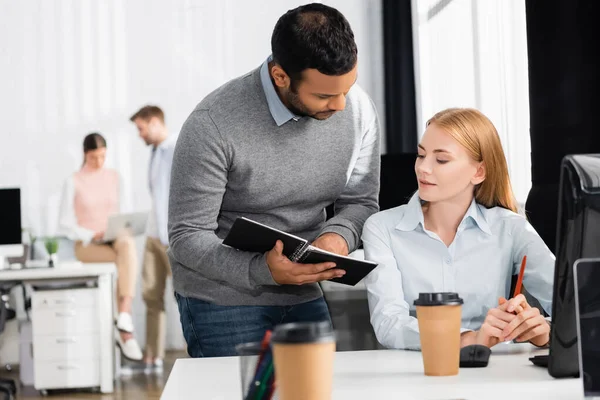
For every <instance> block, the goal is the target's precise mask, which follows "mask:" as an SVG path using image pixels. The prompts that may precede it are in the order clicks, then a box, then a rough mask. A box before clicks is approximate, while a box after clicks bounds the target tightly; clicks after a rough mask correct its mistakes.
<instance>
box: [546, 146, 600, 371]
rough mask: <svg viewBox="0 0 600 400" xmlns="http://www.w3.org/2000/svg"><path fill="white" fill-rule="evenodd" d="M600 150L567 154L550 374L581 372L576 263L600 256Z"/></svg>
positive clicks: (562, 175)
mask: <svg viewBox="0 0 600 400" xmlns="http://www.w3.org/2000/svg"><path fill="white" fill-rule="evenodd" d="M599 239H600V154H581V155H569V156H566V157H565V158H564V159H563V161H562V165H561V172H560V187H559V200H558V221H557V231H556V265H555V269H554V291H553V295H552V330H551V336H550V354H549V358H548V372H549V373H550V375H551V376H553V377H556V378H559V377H576V376H579V361H578V354H577V348H578V344H577V324H576V309H575V285H574V274H573V265H574V264H575V261H576V260H578V259H580V258H595V257H600V245H599V244H600V243H599Z"/></svg>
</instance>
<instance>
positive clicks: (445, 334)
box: [415, 293, 462, 376]
mask: <svg viewBox="0 0 600 400" xmlns="http://www.w3.org/2000/svg"><path fill="white" fill-rule="evenodd" d="M415 305H416V306H417V307H416V308H417V321H418V323H419V336H420V339H421V353H422V356H423V367H424V369H425V375H430V376H449V375H457V374H458V369H459V364H460V323H461V309H462V307H461V305H462V299H461V298H459V297H458V295H457V294H456V293H420V294H419V299H418V300H415Z"/></svg>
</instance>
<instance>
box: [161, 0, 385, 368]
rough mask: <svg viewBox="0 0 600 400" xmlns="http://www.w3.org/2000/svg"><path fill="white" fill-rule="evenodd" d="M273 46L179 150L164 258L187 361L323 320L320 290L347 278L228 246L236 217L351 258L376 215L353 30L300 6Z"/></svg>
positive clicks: (373, 153)
mask: <svg viewBox="0 0 600 400" xmlns="http://www.w3.org/2000/svg"><path fill="white" fill-rule="evenodd" d="M271 49H272V56H271V57H269V58H268V59H267V60H266V61H265V62H264V63H263V64H262V65H261V66H260V67H259V68H257V69H255V70H253V71H251V72H250V73H248V74H246V75H244V76H242V77H240V78H237V79H234V80H232V81H230V82H228V83H226V84H225V85H223V86H221V87H220V88H218V89H217V90H215V91H214V92H213V93H211V94H209V95H208V96H207V97H206V98H205V99H204V100H203V101H202V102H201V103H200V104H199V105H198V106H197V107H196V108H195V109H194V111H193V112H192V114H191V115H190V116H189V118H188V119H187V121H186V122H185V124H184V126H183V128H182V131H181V134H180V139H179V141H178V143H177V146H176V148H175V156H174V159H173V170H172V181H171V193H170V204H169V238H170V247H169V258H170V260H171V265H172V267H173V283H174V287H175V292H176V298H177V302H178V305H179V311H180V315H181V324H182V327H183V332H184V336H185V339H186V341H187V344H188V353H189V354H190V356H192V357H212V356H229V355H234V354H235V346H236V345H237V344H239V343H243V342H253V341H260V340H261V339H262V337H263V335H264V332H265V331H266V330H267V329H273V327H274V326H275V325H277V324H281V323H286V322H300V321H323V320H325V321H331V320H330V316H329V310H328V309H327V305H326V303H325V301H324V299H323V293H322V292H321V289H320V288H319V285H318V284H316V282H319V281H322V280H326V279H330V278H334V277H340V276H342V275H343V274H344V271H343V270H340V269H335V268H332V267H334V264H332V263H322V264H297V263H293V262H291V261H290V260H289V259H288V258H287V257H285V256H283V255H282V249H283V245H282V244H281V242H278V243H277V244H276V245H275V247H274V248H273V249H272V250H271V251H269V252H267V253H266V254H259V253H251V252H244V251H237V250H235V249H232V248H228V247H226V246H223V245H222V244H221V242H222V239H223V238H224V237H225V236H226V235H227V233H228V232H229V229H230V228H231V225H232V224H233V222H234V221H235V219H236V218H237V217H241V216H245V217H249V218H251V219H253V220H256V221H258V222H261V223H264V224H267V225H270V226H273V227H275V228H277V229H280V230H283V231H286V232H289V233H292V234H295V235H297V236H300V237H303V238H305V239H308V240H310V241H314V242H313V245H314V246H317V247H320V248H322V249H325V250H329V251H332V252H335V253H338V254H343V255H347V254H348V252H350V251H353V250H354V249H356V248H357V247H358V245H359V238H360V235H361V231H362V227H363V224H364V222H365V220H366V219H367V218H368V217H369V216H370V215H371V214H373V213H375V212H376V211H377V210H378V206H377V195H378V192H379V136H380V133H379V124H378V120H377V115H376V112H375V108H374V106H373V103H372V101H371V100H370V99H369V97H368V96H367V94H366V93H365V92H364V91H363V90H362V89H361V88H360V87H358V86H357V85H355V82H356V77H357V49H356V43H355V41H354V34H353V33H352V29H351V28H350V25H349V24H348V21H347V20H346V19H345V18H344V16H343V15H342V14H341V13H340V12H339V11H337V10H336V9H334V8H331V7H328V6H325V5H322V4H309V5H305V6H301V7H298V8H296V9H294V10H290V11H288V12H287V13H286V14H285V15H283V16H282V17H281V18H280V19H279V21H278V22H277V24H276V26H275V29H274V31H273V36H272V39H271ZM331 203H335V216H334V217H333V218H331V219H329V220H327V221H326V213H325V208H326V207H327V206H328V205H329V204H331Z"/></svg>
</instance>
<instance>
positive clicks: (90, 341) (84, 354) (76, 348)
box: [35, 334, 100, 361]
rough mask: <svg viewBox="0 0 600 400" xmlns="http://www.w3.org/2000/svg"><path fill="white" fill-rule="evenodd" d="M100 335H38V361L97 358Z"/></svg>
mask: <svg viewBox="0 0 600 400" xmlns="http://www.w3.org/2000/svg"><path fill="white" fill-rule="evenodd" d="M99 340H100V339H99V337H98V335H96V334H93V335H86V334H83V335H49V336H38V337H36V340H35V344H36V348H35V359H36V361H55V360H72V359H80V358H90V359H94V360H95V359H97V358H98V357H99V356H100V355H99V354H98V351H99V349H98V343H99Z"/></svg>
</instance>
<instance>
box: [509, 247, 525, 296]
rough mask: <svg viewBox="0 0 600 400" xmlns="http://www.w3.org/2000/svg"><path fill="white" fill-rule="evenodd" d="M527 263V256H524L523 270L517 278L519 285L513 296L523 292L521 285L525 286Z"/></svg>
mask: <svg viewBox="0 0 600 400" xmlns="http://www.w3.org/2000/svg"><path fill="white" fill-rule="evenodd" d="M526 264H527V256H523V261H521V271H519V278H518V279H517V285H516V286H515V292H514V293H513V296H512V297H513V298H515V297H517V296H518V295H519V294H521V286H523V274H524V273H525V265H526Z"/></svg>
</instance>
